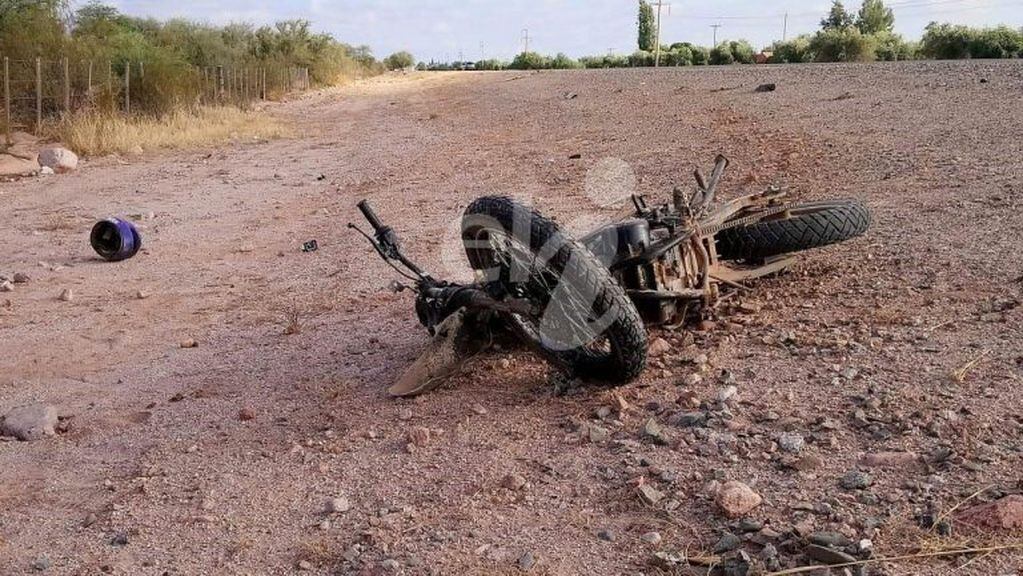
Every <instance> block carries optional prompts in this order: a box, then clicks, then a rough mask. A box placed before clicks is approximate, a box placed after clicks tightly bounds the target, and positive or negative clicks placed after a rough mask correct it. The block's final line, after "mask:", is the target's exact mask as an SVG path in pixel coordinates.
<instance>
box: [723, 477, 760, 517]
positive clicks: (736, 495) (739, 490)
mask: <svg viewBox="0 0 1023 576" xmlns="http://www.w3.org/2000/svg"><path fill="white" fill-rule="evenodd" d="M714 501H715V502H716V503H717V505H718V507H719V508H721V510H722V511H723V512H724V513H725V515H726V516H728V517H729V518H738V517H740V516H742V515H744V514H746V513H748V512H749V511H751V510H753V509H754V508H756V507H757V506H760V504H761V503H762V502H763V501H764V499H763V498H761V497H760V495H759V494H757V493H756V492H754V491H753V489H752V488H750V487H749V486H747V485H746V484H743V483H742V482H739V481H737V480H730V481H728V482H725V483H724V484H722V485H721V487H720V488H719V489H718V490H717V494H715V496H714Z"/></svg>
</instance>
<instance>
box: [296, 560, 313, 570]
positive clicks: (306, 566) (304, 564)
mask: <svg viewBox="0 0 1023 576" xmlns="http://www.w3.org/2000/svg"><path fill="white" fill-rule="evenodd" d="M298 569H299V570H305V571H309V570H312V569H313V563H312V562H310V561H308V560H299V561H298Z"/></svg>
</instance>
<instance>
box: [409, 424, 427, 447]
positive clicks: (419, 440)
mask: <svg viewBox="0 0 1023 576" xmlns="http://www.w3.org/2000/svg"><path fill="white" fill-rule="evenodd" d="M408 443H409V444H410V445H412V446H415V447H416V448H422V447H423V446H426V445H427V444H429V443H430V429H429V428H426V427H425V426H416V427H414V428H412V429H411V430H409V431H408Z"/></svg>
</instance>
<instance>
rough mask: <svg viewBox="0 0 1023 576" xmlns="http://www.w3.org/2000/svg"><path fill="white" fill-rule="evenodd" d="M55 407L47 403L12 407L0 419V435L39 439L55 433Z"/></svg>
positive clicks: (26, 439)
mask: <svg viewBox="0 0 1023 576" xmlns="http://www.w3.org/2000/svg"><path fill="white" fill-rule="evenodd" d="M56 426H57V409H56V408H55V407H54V406H51V405H49V404H29V405H27V406H19V407H17V408H14V409H12V410H11V411H9V412H8V413H7V414H6V415H4V417H3V420H2V421H0V435H3V436H13V437H15V438H17V439H18V440H23V441H32V440H41V439H43V438H45V437H47V436H53V435H54V434H56V429H55V428H56Z"/></svg>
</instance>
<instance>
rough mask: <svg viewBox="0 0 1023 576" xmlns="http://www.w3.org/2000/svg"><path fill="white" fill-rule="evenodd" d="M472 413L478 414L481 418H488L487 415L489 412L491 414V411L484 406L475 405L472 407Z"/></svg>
mask: <svg viewBox="0 0 1023 576" xmlns="http://www.w3.org/2000/svg"><path fill="white" fill-rule="evenodd" d="M472 411H473V412H475V413H476V414H477V415H479V416H486V415H487V413H489V412H490V411H489V410H487V409H486V407H485V406H483V405H482V404H473V405H472Z"/></svg>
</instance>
